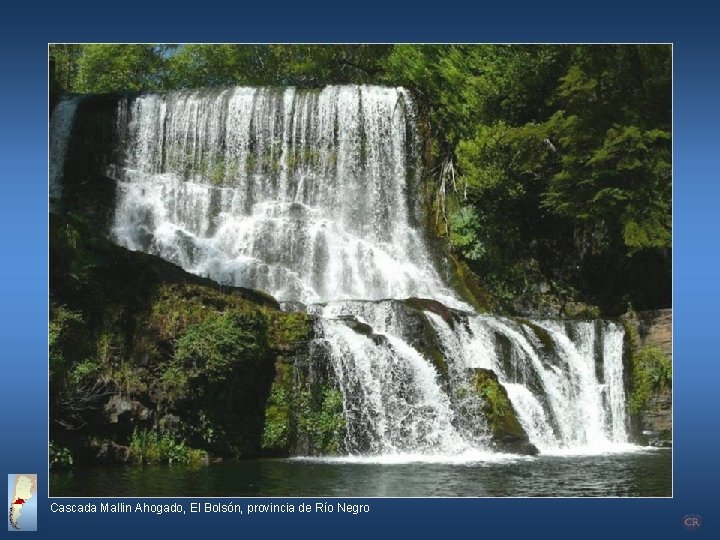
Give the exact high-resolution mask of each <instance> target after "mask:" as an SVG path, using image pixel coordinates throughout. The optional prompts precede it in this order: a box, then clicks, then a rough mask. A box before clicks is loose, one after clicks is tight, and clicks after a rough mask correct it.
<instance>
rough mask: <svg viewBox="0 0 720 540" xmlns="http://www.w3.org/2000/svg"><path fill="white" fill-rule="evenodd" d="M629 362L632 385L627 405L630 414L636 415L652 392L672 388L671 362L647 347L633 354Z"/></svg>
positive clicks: (654, 348) (661, 353) (657, 350)
mask: <svg viewBox="0 0 720 540" xmlns="http://www.w3.org/2000/svg"><path fill="white" fill-rule="evenodd" d="M630 361H631V368H632V381H633V385H632V392H631V394H630V399H629V402H628V403H629V409H630V412H631V413H633V414H637V413H639V412H641V411H642V410H643V409H644V408H645V405H646V404H647V401H648V399H650V396H651V395H652V394H653V393H654V392H656V391H658V390H662V389H664V388H670V387H671V386H672V362H671V361H670V358H668V356H667V355H666V354H665V353H663V352H662V351H661V350H660V349H659V348H658V347H654V346H649V345H648V346H645V347H642V348H641V349H640V350H639V351H637V352H635V353H634V354H633V355H632V357H631V359H630Z"/></svg>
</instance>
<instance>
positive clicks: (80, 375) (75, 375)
mask: <svg viewBox="0 0 720 540" xmlns="http://www.w3.org/2000/svg"><path fill="white" fill-rule="evenodd" d="M99 373H100V365H99V364H98V363H97V362H95V361H93V360H84V361H82V362H80V363H79V364H76V365H75V366H74V367H73V368H72V371H71V372H70V382H71V383H73V384H75V385H78V384H81V383H82V382H84V381H88V380H92V379H93V378H96V377H97V376H98V374H99Z"/></svg>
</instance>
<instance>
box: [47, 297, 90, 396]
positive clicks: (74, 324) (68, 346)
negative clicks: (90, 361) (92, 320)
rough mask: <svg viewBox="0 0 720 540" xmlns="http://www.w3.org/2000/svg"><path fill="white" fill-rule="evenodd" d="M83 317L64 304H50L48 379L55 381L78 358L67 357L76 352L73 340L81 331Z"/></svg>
mask: <svg viewBox="0 0 720 540" xmlns="http://www.w3.org/2000/svg"><path fill="white" fill-rule="evenodd" d="M82 324H83V319H82V316H81V315H80V313H78V312H76V311H72V310H70V309H67V308H66V307H64V306H54V305H53V304H51V305H50V325H49V335H48V342H49V356H50V358H49V362H50V381H51V382H57V381H58V379H61V378H62V377H63V375H64V374H65V373H66V371H67V370H68V369H70V367H71V366H72V365H73V364H74V363H75V362H77V361H78V358H73V357H71V358H67V356H68V355H73V353H76V351H77V347H76V343H75V340H76V339H77V338H78V336H79V335H80V334H81V332H82Z"/></svg>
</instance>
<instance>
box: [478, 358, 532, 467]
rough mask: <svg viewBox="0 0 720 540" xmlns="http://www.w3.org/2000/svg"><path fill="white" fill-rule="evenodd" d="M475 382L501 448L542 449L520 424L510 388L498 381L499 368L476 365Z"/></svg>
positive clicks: (528, 451) (522, 451)
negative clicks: (496, 372)
mask: <svg viewBox="0 0 720 540" xmlns="http://www.w3.org/2000/svg"><path fill="white" fill-rule="evenodd" d="M471 382H472V385H473V388H474V389H475V391H476V392H477V394H478V395H479V396H480V397H481V398H482V400H483V406H482V413H483V415H484V416H485V418H486V419H487V423H488V427H489V428H490V433H491V436H492V440H493V443H494V444H495V445H496V447H497V449H498V450H500V451H502V452H511V453H518V454H530V455H535V454H537V453H538V449H537V448H536V447H535V445H533V444H532V443H531V442H530V439H529V438H528V435H527V433H526V432H525V430H524V429H523V427H522V426H521V425H520V421H519V420H518V417H517V412H516V411H515V408H514V407H513V405H512V403H511V402H510V398H509V397H508V394H507V390H506V389H505V387H504V386H503V385H502V384H501V383H500V382H499V381H498V377H497V375H496V374H495V372H493V371H491V370H489V369H482V368H477V369H473V370H472V373H471Z"/></svg>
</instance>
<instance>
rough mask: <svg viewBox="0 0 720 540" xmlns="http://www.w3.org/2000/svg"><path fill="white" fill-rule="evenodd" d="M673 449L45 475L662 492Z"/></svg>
mask: <svg viewBox="0 0 720 540" xmlns="http://www.w3.org/2000/svg"><path fill="white" fill-rule="evenodd" d="M671 478H672V452H671V451H670V450H643V451H635V452H629V453H615V454H605V455H586V456H582V455H579V456H538V457H535V458H519V457H517V458H513V457H509V456H505V457H500V459H499V460H486V461H468V462H464V463H463V462H457V461H456V462H442V461H437V462H427V461H426V462H406V463H402V462H400V460H398V461H397V462H389V461H388V460H383V462H378V461H377V460H376V461H372V460H371V459H365V458H363V459H359V460H354V461H353V460H350V461H348V460H330V459H320V460H318V459H313V460H305V459H258V460H248V461H238V462H225V463H218V464H211V465H208V466H203V467H195V468H193V467H184V466H145V467H97V468H89V469H76V470H74V471H65V472H53V473H51V475H50V494H51V496H93V497H100V496H115V497H118V496H144V497H148V496H167V497H171V496H186V497H210V496H237V497H239V496H246V497H260V496H273V497H275V496H277V497H280V496H282V497H284V496H307V497H330V496H335V497H607V496H619V497H640V496H646V497H657V496H659V497H668V496H671V495H672V492H671V491H672V480H671Z"/></svg>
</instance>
